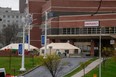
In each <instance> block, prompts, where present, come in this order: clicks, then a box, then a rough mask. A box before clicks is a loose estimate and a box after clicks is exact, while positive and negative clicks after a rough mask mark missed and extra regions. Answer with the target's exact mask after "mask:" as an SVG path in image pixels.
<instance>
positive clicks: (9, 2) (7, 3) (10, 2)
mask: <svg viewBox="0 0 116 77" xmlns="http://www.w3.org/2000/svg"><path fill="white" fill-rule="evenodd" d="M0 7H10V8H12V10H19V0H0Z"/></svg>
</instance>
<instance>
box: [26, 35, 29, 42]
mask: <svg viewBox="0 0 116 77" xmlns="http://www.w3.org/2000/svg"><path fill="white" fill-rule="evenodd" d="M28 40H29V37H28V35H26V37H25V41H26V43H28Z"/></svg>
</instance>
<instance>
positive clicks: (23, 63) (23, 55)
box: [20, 18, 27, 71]
mask: <svg viewBox="0 0 116 77" xmlns="http://www.w3.org/2000/svg"><path fill="white" fill-rule="evenodd" d="M22 21H23V23H25V18H23V19H22ZM26 25H27V24H25V25H24V26H23V44H22V63H21V68H20V71H26V69H25V67H24V65H25V61H24V57H25V54H24V51H25V45H24V44H25V26H26Z"/></svg>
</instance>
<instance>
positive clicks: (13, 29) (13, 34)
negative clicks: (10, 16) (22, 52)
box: [1, 24, 19, 45]
mask: <svg viewBox="0 0 116 77" xmlns="http://www.w3.org/2000/svg"><path fill="white" fill-rule="evenodd" d="M18 32H19V27H18V25H17V24H12V25H8V26H6V27H4V28H3V29H2V33H1V40H2V41H3V45H8V44H10V43H11V42H16V41H17V33H18Z"/></svg>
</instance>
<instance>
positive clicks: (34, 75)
mask: <svg viewBox="0 0 116 77" xmlns="http://www.w3.org/2000/svg"><path fill="white" fill-rule="evenodd" d="M89 59H90V58H63V59H62V61H61V62H63V63H65V64H66V65H64V66H62V69H61V70H60V71H59V73H58V75H57V77H62V76H63V75H65V74H67V73H68V72H70V71H71V70H73V69H74V68H76V67H77V66H79V64H80V62H85V61H87V60H89ZM23 76H24V77H52V76H51V74H50V72H49V71H48V70H47V69H46V68H45V67H44V66H40V67H38V68H36V69H34V70H33V71H31V72H29V73H26V74H25V75H23Z"/></svg>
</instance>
